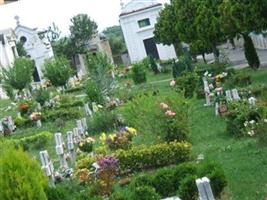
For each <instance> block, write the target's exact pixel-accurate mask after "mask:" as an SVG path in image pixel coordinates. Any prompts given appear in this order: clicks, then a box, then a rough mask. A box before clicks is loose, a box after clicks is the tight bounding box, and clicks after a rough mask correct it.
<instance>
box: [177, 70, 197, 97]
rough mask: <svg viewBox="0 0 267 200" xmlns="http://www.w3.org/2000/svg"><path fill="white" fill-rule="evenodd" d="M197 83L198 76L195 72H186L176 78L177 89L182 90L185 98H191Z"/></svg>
mask: <svg viewBox="0 0 267 200" xmlns="http://www.w3.org/2000/svg"><path fill="white" fill-rule="evenodd" d="M198 83H199V76H198V75H197V74H196V73H186V74H185V75H183V76H181V77H178V78H177V79H176V85H177V90H178V91H179V92H180V91H183V92H184V96H185V97H186V98H192V97H193V96H194V93H195V92H196V89H197V86H198Z"/></svg>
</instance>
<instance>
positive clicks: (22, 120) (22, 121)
mask: <svg viewBox="0 0 267 200" xmlns="http://www.w3.org/2000/svg"><path fill="white" fill-rule="evenodd" d="M29 122H30V121H29V119H26V118H24V117H16V118H15V119H14V123H15V125H16V126H17V127H18V128H21V127H25V126H26V125H28V124H29Z"/></svg>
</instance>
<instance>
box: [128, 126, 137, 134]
mask: <svg viewBox="0 0 267 200" xmlns="http://www.w3.org/2000/svg"><path fill="white" fill-rule="evenodd" d="M127 131H128V132H130V133H131V134H132V135H137V131H136V129H134V128H131V127H128V128H127Z"/></svg>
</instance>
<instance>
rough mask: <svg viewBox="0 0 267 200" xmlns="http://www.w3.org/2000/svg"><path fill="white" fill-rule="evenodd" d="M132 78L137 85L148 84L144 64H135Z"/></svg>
mask: <svg viewBox="0 0 267 200" xmlns="http://www.w3.org/2000/svg"><path fill="white" fill-rule="evenodd" d="M132 78H133V81H134V83H135V84H141V83H145V82H146V71H145V67H144V64H143V63H142V62H139V63H135V64H134V65H133V68H132Z"/></svg>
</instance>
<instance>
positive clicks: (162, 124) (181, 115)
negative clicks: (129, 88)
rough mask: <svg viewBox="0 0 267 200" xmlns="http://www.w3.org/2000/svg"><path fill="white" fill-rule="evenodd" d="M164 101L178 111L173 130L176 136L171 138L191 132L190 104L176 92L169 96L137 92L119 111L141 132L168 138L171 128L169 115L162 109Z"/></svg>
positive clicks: (126, 121) (129, 123)
mask: <svg viewBox="0 0 267 200" xmlns="http://www.w3.org/2000/svg"><path fill="white" fill-rule="evenodd" d="M163 102H164V103H165V104H167V105H168V106H169V107H170V108H171V110H172V111H173V112H175V113H176V116H175V117H174V118H175V120H174V121H173V123H172V125H173V127H175V131H174V132H173V133H174V136H175V137H172V138H171V137H170V140H171V139H173V138H175V139H179V137H180V136H184V135H187V134H188V133H189V124H188V122H189V119H188V108H189V104H188V103H187V102H186V100H185V99H184V98H183V97H182V96H181V95H180V94H178V93H176V92H173V93H170V94H168V96H166V95H165V94H163V93H161V92H158V93H157V92H155V94H150V93H147V94H141V95H140V94H137V95H135V98H134V99H133V100H132V101H131V102H128V103H127V104H125V105H124V106H123V107H120V108H119V110H118V111H117V112H118V113H120V114H121V115H122V117H123V119H124V120H125V124H127V125H129V126H132V127H135V128H136V129H137V130H138V132H139V133H140V134H147V135H152V134H153V135H154V136H156V137H161V138H163V139H168V137H167V134H168V133H170V131H171V130H170V129H169V127H168V125H167V120H168V117H167V116H166V115H165V114H164V113H163V111H162V110H161V109H160V104H161V103H163ZM166 111H167V110H166ZM137 116H138V117H137ZM155 121H156V122H157V123H155ZM180 134H181V135H180ZM181 138H182V137H180V139H181Z"/></svg>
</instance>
